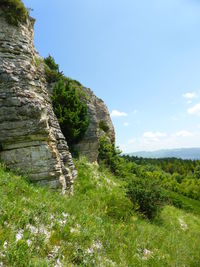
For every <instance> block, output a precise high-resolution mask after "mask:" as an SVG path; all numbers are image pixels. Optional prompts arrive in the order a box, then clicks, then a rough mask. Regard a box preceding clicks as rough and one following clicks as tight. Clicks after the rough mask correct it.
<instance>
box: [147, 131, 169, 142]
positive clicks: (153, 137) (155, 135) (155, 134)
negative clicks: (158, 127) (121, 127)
mask: <svg viewBox="0 0 200 267" xmlns="http://www.w3.org/2000/svg"><path fill="white" fill-rule="evenodd" d="M166 136H167V133H161V132H145V133H143V137H144V138H147V139H151V140H154V141H157V140H159V139H160V138H163V137H166Z"/></svg>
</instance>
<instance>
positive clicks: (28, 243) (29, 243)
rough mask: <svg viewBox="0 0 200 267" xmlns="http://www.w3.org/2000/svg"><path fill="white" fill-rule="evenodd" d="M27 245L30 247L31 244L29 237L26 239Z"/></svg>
mask: <svg viewBox="0 0 200 267" xmlns="http://www.w3.org/2000/svg"><path fill="white" fill-rule="evenodd" d="M26 243H27V245H28V246H29V247H30V246H31V244H32V241H31V240H30V239H28V240H26Z"/></svg>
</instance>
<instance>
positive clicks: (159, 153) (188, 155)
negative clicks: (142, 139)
mask: <svg viewBox="0 0 200 267" xmlns="http://www.w3.org/2000/svg"><path fill="white" fill-rule="evenodd" d="M127 154H128V155H130V156H136V157H142V158H180V159H191V160H195V159H196V160H198V159H199V160H200V147H191V148H173V149H160V150H155V151H137V152H132V153H127Z"/></svg>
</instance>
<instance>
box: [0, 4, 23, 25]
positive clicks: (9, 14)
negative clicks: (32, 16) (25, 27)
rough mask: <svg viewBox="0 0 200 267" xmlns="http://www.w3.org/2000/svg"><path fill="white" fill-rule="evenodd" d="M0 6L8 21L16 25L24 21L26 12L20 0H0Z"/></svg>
mask: <svg viewBox="0 0 200 267" xmlns="http://www.w3.org/2000/svg"><path fill="white" fill-rule="evenodd" d="M0 8H1V9H2V10H3V13H4V15H5V18H6V20H7V21H8V23H10V24H12V25H15V26H17V25H18V24H19V22H21V23H25V22H26V19H27V17H28V12H27V9H26V8H25V6H24V4H23V2H22V1H21V0H0Z"/></svg>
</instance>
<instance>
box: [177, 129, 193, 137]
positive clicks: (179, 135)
mask: <svg viewBox="0 0 200 267" xmlns="http://www.w3.org/2000/svg"><path fill="white" fill-rule="evenodd" d="M193 135H194V134H193V133H191V132H189V131H186V130H183V131H180V132H177V133H175V134H173V135H172V136H175V137H190V136H193Z"/></svg>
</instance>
